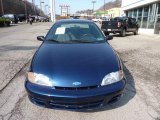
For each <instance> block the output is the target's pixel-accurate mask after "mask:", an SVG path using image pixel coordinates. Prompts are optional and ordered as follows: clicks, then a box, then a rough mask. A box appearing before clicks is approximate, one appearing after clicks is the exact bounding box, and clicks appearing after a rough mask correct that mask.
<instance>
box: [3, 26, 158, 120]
mask: <svg viewBox="0 0 160 120" xmlns="http://www.w3.org/2000/svg"><path fill="white" fill-rule="evenodd" d="M51 25H52V23H37V24H33V26H29V25H26V24H25V25H19V26H14V27H9V28H0V66H1V67H0V78H1V79H0V120H22V119H23V120H160V95H159V94H160V69H159V68H160V62H159V61H160V36H156V35H152V36H151V35H136V36H134V35H132V34H128V35H127V36H126V37H119V36H118V35H113V36H114V39H113V40H112V41H109V43H110V45H111V46H113V48H114V49H115V50H116V51H117V52H118V53H119V55H120V57H121V58H122V60H123V62H124V69H125V74H126V77H127V79H128V82H127V87H126V89H125V93H124V95H123V97H122V99H121V100H120V101H118V102H117V103H115V104H113V105H108V106H107V107H106V108H104V109H101V110H94V111H84V112H74V111H64V110H53V109H46V108H42V107H38V106H35V105H33V104H32V103H30V101H29V100H28V98H27V94H26V91H25V89H24V81H25V77H26V71H27V70H28V67H29V63H30V59H31V58H32V56H33V54H34V52H35V50H36V49H37V48H38V46H39V45H40V43H41V42H39V41H36V36H37V35H45V34H46V32H47V31H48V29H49V28H50V27H51Z"/></svg>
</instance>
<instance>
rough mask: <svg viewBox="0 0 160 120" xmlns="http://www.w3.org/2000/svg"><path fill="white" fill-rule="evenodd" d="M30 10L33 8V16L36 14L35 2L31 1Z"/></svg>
mask: <svg viewBox="0 0 160 120" xmlns="http://www.w3.org/2000/svg"><path fill="white" fill-rule="evenodd" d="M32 8H33V11H34V14H36V8H35V0H32Z"/></svg>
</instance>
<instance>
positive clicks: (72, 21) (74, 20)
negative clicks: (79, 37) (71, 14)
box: [56, 19, 93, 23]
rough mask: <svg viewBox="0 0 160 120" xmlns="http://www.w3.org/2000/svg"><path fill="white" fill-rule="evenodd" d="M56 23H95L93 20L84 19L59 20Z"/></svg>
mask: <svg viewBox="0 0 160 120" xmlns="http://www.w3.org/2000/svg"><path fill="white" fill-rule="evenodd" d="M56 23H93V21H91V20H82V19H63V20H59V21H57V22H56Z"/></svg>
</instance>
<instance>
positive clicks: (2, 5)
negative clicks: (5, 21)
mask: <svg viewBox="0 0 160 120" xmlns="http://www.w3.org/2000/svg"><path fill="white" fill-rule="evenodd" d="M1 9H2V15H4V8H3V1H2V0H1Z"/></svg>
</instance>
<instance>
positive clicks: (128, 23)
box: [127, 18, 133, 32]
mask: <svg viewBox="0 0 160 120" xmlns="http://www.w3.org/2000/svg"><path fill="white" fill-rule="evenodd" d="M132 22H133V21H132V19H131V18H128V21H127V25H128V29H127V31H128V32H131V31H133V23H132Z"/></svg>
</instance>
